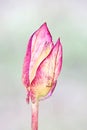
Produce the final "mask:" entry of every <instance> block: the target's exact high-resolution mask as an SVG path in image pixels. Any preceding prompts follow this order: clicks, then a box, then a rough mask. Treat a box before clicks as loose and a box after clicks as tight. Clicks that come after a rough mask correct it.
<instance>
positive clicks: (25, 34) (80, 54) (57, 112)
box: [0, 0, 87, 130]
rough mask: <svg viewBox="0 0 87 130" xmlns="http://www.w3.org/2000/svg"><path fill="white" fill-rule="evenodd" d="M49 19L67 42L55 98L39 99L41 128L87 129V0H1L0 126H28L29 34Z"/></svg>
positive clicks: (23, 129) (14, 129)
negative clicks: (24, 73) (25, 64)
mask: <svg viewBox="0 0 87 130" xmlns="http://www.w3.org/2000/svg"><path fill="white" fill-rule="evenodd" d="M45 21H46V22H47V24H48V27H49V29H50V31H51V33H52V36H53V40H54V42H56V40H57V38H58V37H60V39H61V42H62V45H63V67H62V71H61V75H60V76H59V80H58V84H57V87H56V89H55V92H54V93H53V96H52V97H50V98H49V99H48V100H45V101H43V102H40V112H39V130H87V0H0V130H29V129H30V125H31V124H30V117H31V115H30V114H31V112H30V111H31V108H30V105H27V104H26V102H25V98H26V91H25V88H24V87H23V85H22V82H21V73H22V64H23V58H24V55H25V51H26V46H27V42H28V39H29V37H30V35H31V34H32V33H33V32H34V31H35V30H36V29H38V28H39V26H40V25H41V24H42V23H43V22H45Z"/></svg>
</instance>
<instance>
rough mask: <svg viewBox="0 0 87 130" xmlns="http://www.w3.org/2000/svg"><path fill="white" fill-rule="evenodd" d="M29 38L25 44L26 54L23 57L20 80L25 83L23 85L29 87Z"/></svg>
mask: <svg viewBox="0 0 87 130" xmlns="http://www.w3.org/2000/svg"><path fill="white" fill-rule="evenodd" d="M31 39H32V38H30V40H29V42H28V46H27V51H26V55H25V58H24V64H23V72H22V82H23V84H24V85H25V87H29V85H30V81H29V65H30V58H31V42H32V40H31Z"/></svg>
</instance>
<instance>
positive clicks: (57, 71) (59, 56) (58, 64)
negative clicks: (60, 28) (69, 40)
mask: <svg viewBox="0 0 87 130" xmlns="http://www.w3.org/2000/svg"><path fill="white" fill-rule="evenodd" d="M57 44H59V50H58V54H57V60H56V69H55V76H54V80H55V81H56V80H57V78H58V76H59V74H60V71H61V68H62V56H63V52H62V44H61V42H60V39H58V41H57Z"/></svg>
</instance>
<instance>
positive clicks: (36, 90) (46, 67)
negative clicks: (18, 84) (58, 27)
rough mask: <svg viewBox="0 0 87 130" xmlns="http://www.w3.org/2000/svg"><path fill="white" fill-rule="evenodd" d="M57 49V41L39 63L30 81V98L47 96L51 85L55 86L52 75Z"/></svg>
mask: <svg viewBox="0 0 87 130" xmlns="http://www.w3.org/2000/svg"><path fill="white" fill-rule="evenodd" d="M58 49H59V43H58V42H57V44H56V45H55V46H54V47H53V49H52V50H51V52H50V54H49V55H48V56H47V57H46V58H45V59H44V60H43V61H42V62H41V64H40V65H39V67H38V69H37V72H36V76H35V78H34V80H33V81H32V83H31V93H33V94H32V97H31V98H32V100H34V98H33V97H35V98H38V99H41V98H44V97H45V96H47V94H48V93H49V92H50V90H51V89H52V91H53V89H54V88H52V86H54V87H55V85H54V84H55V82H54V76H55V69H56V60H57V54H58Z"/></svg>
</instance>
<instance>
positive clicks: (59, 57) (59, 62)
mask: <svg viewBox="0 0 87 130" xmlns="http://www.w3.org/2000/svg"><path fill="white" fill-rule="evenodd" d="M56 44H58V53H57V58H56V64H55V65H56V67H55V74H54V81H53V85H52V87H51V89H50V91H49V93H48V94H47V95H46V96H45V97H43V98H41V100H44V99H47V98H48V97H49V96H51V95H52V93H53V91H54V89H55V87H56V84H57V78H58V76H59V74H60V71H61V67H62V55H63V54H62V45H61V43H60V39H58V41H57V43H56Z"/></svg>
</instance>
